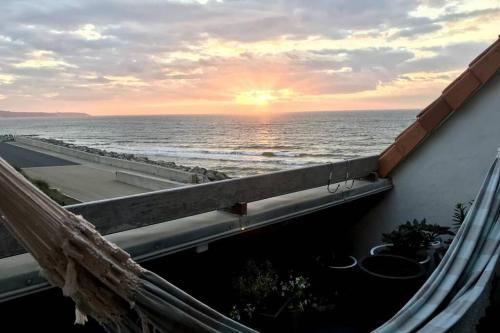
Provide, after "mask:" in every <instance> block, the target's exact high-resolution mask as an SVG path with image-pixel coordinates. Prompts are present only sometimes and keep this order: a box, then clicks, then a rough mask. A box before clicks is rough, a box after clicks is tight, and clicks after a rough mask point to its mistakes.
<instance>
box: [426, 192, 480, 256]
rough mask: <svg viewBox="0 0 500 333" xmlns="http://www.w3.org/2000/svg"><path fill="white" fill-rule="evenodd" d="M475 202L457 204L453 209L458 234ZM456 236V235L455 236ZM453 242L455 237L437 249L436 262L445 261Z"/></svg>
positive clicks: (453, 218)
mask: <svg viewBox="0 0 500 333" xmlns="http://www.w3.org/2000/svg"><path fill="white" fill-rule="evenodd" d="M473 202H474V200H471V201H469V202H468V203H463V202H457V203H456V204H455V207H454V209H453V216H452V221H453V224H452V226H453V229H454V230H455V232H458V230H459V229H460V227H461V226H462V224H463V223H464V221H465V217H466V216H467V213H468V212H469V209H470V207H471V206H472V203H473ZM453 236H454V234H453ZM452 241H453V237H450V238H448V239H447V240H445V241H444V242H443V244H442V246H440V247H439V248H437V249H436V252H435V258H436V261H437V262H439V261H441V260H442V259H443V257H444V255H445V254H446V251H448V247H449V246H450V244H451V242H452Z"/></svg>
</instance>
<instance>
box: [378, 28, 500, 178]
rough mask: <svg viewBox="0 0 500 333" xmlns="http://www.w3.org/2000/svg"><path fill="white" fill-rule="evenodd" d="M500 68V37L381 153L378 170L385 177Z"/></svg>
mask: <svg viewBox="0 0 500 333" xmlns="http://www.w3.org/2000/svg"><path fill="white" fill-rule="evenodd" d="M499 69H500V38H499V39H497V40H496V41H495V42H494V43H493V44H492V45H490V46H489V47H488V48H487V49H486V50H485V51H483V52H482V53H481V54H480V55H479V56H478V57H476V58H475V59H474V60H473V61H472V62H471V63H470V65H469V68H467V69H466V70H465V71H464V72H463V73H462V74H461V75H460V76H459V77H458V78H457V79H455V80H454V81H453V82H452V83H451V84H450V85H449V86H448V87H446V89H445V90H444V91H443V94H442V95H441V96H439V97H438V98H437V99H436V100H435V101H434V102H432V103H431V104H430V105H429V106H428V107H426V108H425V109H424V110H423V111H422V112H420V113H419V114H418V115H417V119H416V121H415V122H414V123H413V124H411V125H410V126H409V127H408V128H407V129H406V130H404V131H403V132H402V133H401V134H400V135H399V136H398V137H397V138H396V140H395V141H394V143H393V144H392V145H390V146H389V147H387V149H386V150H384V151H383V152H382V153H381V154H380V156H379V169H378V173H379V175H380V176H381V177H386V176H387V175H389V173H390V172H391V171H392V170H393V169H394V168H395V167H396V166H397V165H398V164H399V163H400V162H401V161H402V160H403V159H404V158H405V157H406V156H407V155H408V154H410V153H411V152H412V151H413V150H414V149H415V148H416V147H417V146H418V145H419V144H420V143H421V142H422V141H424V140H425V139H426V138H427V137H428V136H429V135H430V134H431V133H432V132H433V131H435V130H436V129H437V128H439V126H440V125H441V123H442V122H443V121H445V120H446V119H448V116H449V114H451V113H452V112H455V111H456V110H457V109H458V108H459V107H460V106H461V105H462V104H463V103H464V102H465V101H466V100H467V99H468V98H470V97H471V96H472V95H473V94H474V93H475V92H476V91H477V90H479V89H480V88H481V87H482V85H484V84H485V83H486V82H487V81H488V80H489V79H490V78H491V77H492V76H493V75H494V74H495V73H496V72H497V71H498V70H499Z"/></svg>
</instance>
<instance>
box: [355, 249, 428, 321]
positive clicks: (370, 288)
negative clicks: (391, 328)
mask: <svg viewBox="0 0 500 333" xmlns="http://www.w3.org/2000/svg"><path fill="white" fill-rule="evenodd" d="M359 268H360V270H361V272H362V277H361V282H362V283H360V284H359V286H360V292H361V295H360V296H361V297H362V300H363V302H362V303H363V304H364V306H363V309H364V312H365V315H366V318H367V319H368V322H369V324H370V325H372V326H373V325H374V326H378V325H380V324H382V323H384V322H385V321H386V320H388V319H390V318H391V317H392V316H393V315H394V314H395V313H396V312H397V311H398V310H399V309H400V308H401V307H402V306H403V305H404V304H406V302H407V301H408V300H409V299H410V298H411V297H412V296H413V295H414V294H415V292H416V291H417V290H418V288H420V286H421V285H422V283H423V282H424V280H425V269H424V267H423V266H422V265H421V264H419V263H418V262H416V261H414V260H411V259H408V258H405V257H400V256H395V255H373V256H369V257H365V258H363V259H361V260H360V262H359ZM362 300H361V299H359V301H362ZM372 328H375V327H372ZM370 329H371V328H370Z"/></svg>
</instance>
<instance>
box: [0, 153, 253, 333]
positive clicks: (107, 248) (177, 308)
mask: <svg viewBox="0 0 500 333" xmlns="http://www.w3.org/2000/svg"><path fill="white" fill-rule="evenodd" d="M0 189H1V190H0V222H2V223H3V224H4V225H5V226H6V228H7V229H8V230H9V231H10V232H11V233H12V235H14V236H15V237H16V239H17V240H18V241H19V242H20V243H21V245H23V246H24V248H25V249H26V250H27V251H28V252H30V253H31V254H32V255H33V257H34V258H35V259H36V261H37V262H38V264H39V265H40V267H41V268H42V273H43V275H44V276H45V277H46V278H47V280H48V281H49V282H50V283H51V284H52V285H54V286H57V287H59V288H61V289H62V290H63V294H64V295H66V296H69V297H71V298H72V299H73V301H74V302H75V304H76V322H77V323H81V324H83V323H85V321H86V319H87V315H90V316H92V317H93V318H95V319H96V320H97V321H98V322H99V323H100V324H101V325H102V326H103V327H104V328H105V329H106V330H107V331H108V332H121V333H139V332H144V333H147V332H158V333H163V332H165V333H166V332H182V333H191V332H211V333H216V332H232V333H247V332H248V333H251V332H255V331H254V330H252V329H250V328H248V327H246V326H243V325H242V324H240V323H238V322H235V321H233V320H231V319H229V318H227V317H226V316H224V315H222V314H220V313H218V312H217V311H215V310H213V309H211V308H210V307H208V306H206V305H205V304H203V303H201V302H200V301H198V300H196V299H195V298H193V297H191V296H190V295H188V294H186V293H185V292H183V291H182V290H180V289H178V288H176V287H175V286H173V285H172V284H170V283H168V282H167V281H165V280H164V279H162V278H161V277H159V276H157V275H156V274H154V273H152V272H150V271H147V270H145V269H144V268H142V267H141V266H140V265H139V264H137V263H136V262H135V261H133V260H132V259H131V258H130V256H129V255H128V253H126V252H124V251H123V250H121V249H120V248H119V247H117V246H116V245H114V244H112V243H110V242H108V241H107V240H106V239H105V238H104V237H102V236H101V235H100V234H99V233H98V232H97V231H96V230H95V229H94V226H93V225H92V224H90V223H89V222H87V221H86V220H85V219H83V218H82V217H81V216H76V215H74V214H72V213H71V212H69V211H67V210H65V209H64V208H62V207H60V206H59V205H57V204H56V203H54V202H53V201H52V200H51V199H50V198H48V197H47V196H46V195H45V194H43V193H42V192H41V191H39V190H38V189H37V188H36V187H34V186H33V185H31V183H29V182H28V181H27V180H26V179H25V178H24V177H23V176H21V175H20V174H19V173H17V171H16V170H14V169H13V168H12V167H11V166H10V165H8V164H7V162H5V161H4V160H3V159H1V158H0Z"/></svg>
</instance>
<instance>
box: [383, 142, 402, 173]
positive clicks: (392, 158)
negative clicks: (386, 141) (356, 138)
mask: <svg viewBox="0 0 500 333" xmlns="http://www.w3.org/2000/svg"><path fill="white" fill-rule="evenodd" d="M402 159H403V154H401V152H400V151H399V150H398V149H397V148H396V146H394V145H391V146H389V147H388V148H387V149H386V150H385V151H384V152H383V153H382V155H380V156H379V158H378V174H379V176H380V177H386V176H387V175H388V174H389V172H391V170H392V169H394V167H395V166H396V165H398V163H399V162H401V160H402Z"/></svg>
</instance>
